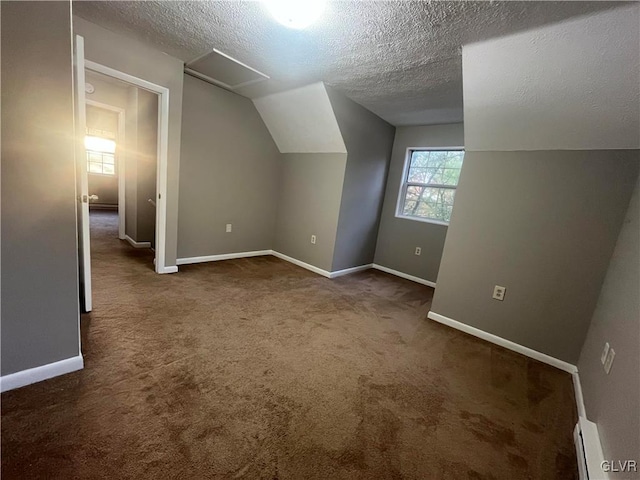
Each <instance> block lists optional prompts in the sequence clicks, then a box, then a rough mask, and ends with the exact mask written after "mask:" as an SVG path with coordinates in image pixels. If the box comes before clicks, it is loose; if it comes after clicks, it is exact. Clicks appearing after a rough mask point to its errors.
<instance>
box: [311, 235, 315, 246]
mask: <svg viewBox="0 0 640 480" xmlns="http://www.w3.org/2000/svg"><path fill="white" fill-rule="evenodd" d="M311 243H313V244H314V245H315V244H316V236H315V235H311Z"/></svg>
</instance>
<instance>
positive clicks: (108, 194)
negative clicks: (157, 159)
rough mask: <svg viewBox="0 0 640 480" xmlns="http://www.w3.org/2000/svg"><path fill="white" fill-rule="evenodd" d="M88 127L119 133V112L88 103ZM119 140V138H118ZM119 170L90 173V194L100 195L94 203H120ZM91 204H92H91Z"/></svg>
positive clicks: (115, 204)
mask: <svg viewBox="0 0 640 480" xmlns="http://www.w3.org/2000/svg"><path fill="white" fill-rule="evenodd" d="M87 128H95V129H98V130H104V131H107V132H111V133H113V134H114V135H117V134H118V114H117V113H115V112H112V111H109V110H105V109H103V108H98V107H93V106H91V105H87ZM116 140H117V139H116ZM119 173H120V172H119V171H118V169H117V167H116V174H115V175H100V174H95V173H89V174H88V175H87V176H88V180H89V195H98V200H97V201H96V202H92V204H99V205H114V206H117V205H118V174H119ZM90 206H91V205H90Z"/></svg>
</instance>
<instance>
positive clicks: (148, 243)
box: [124, 235, 151, 248]
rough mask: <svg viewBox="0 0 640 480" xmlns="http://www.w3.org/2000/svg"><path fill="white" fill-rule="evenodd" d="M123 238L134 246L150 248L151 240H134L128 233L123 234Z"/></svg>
mask: <svg viewBox="0 0 640 480" xmlns="http://www.w3.org/2000/svg"><path fill="white" fill-rule="evenodd" d="M124 239H125V240H126V241H127V242H129V243H130V244H131V246H132V247H134V248H151V242H136V241H135V240H134V239H133V238H131V237H130V236H129V235H125V236H124Z"/></svg>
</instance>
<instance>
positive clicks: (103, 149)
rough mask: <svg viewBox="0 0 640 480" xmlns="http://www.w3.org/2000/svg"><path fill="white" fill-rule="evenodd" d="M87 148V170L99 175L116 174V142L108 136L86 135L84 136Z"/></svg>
mask: <svg viewBox="0 0 640 480" xmlns="http://www.w3.org/2000/svg"><path fill="white" fill-rule="evenodd" d="M84 146H85V149H86V150H87V171H88V172H89V173H97V174H101V175H115V174H116V157H115V153H116V142H115V141H113V140H111V139H109V138H102V137H95V136H91V135H87V136H85V137H84Z"/></svg>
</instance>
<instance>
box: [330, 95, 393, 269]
mask: <svg viewBox="0 0 640 480" xmlns="http://www.w3.org/2000/svg"><path fill="white" fill-rule="evenodd" d="M327 93H328V95H329V100H330V101H331V105H332V107H333V112H334V114H335V117H336V120H337V122H338V126H339V127H340V132H341V134H342V138H343V140H344V143H345V146H346V147H347V152H348V153H347V165H346V169H345V174H344V182H343V185H342V199H341V203H340V213H339V218H338V230H337V236H336V241H335V250H334V254H333V264H332V270H333V271H336V270H343V269H345V268H350V267H356V266H359V265H366V264H370V263H373V257H374V254H375V250H376V239H377V236H378V226H379V224H380V212H381V210H382V201H383V198H384V187H385V182H386V178H387V171H388V169H389V160H390V157H391V148H392V146H393V137H394V133H395V128H394V127H393V126H392V125H390V124H388V123H387V122H385V121H384V120H382V119H381V118H380V117H378V116H377V115H375V114H374V113H372V112H370V111H369V110H367V109H366V108H364V107H362V106H360V105H358V104H357V103H355V102H354V101H353V100H351V99H349V98H347V97H345V96H344V95H342V94H341V93H340V92H338V91H336V90H333V89H331V88H327Z"/></svg>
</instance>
